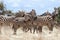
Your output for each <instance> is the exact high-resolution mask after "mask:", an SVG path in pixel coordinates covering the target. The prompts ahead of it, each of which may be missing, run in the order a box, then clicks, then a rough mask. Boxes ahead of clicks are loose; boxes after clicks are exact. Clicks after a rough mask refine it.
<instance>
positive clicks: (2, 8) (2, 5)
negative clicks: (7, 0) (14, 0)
mask: <svg viewBox="0 0 60 40" xmlns="http://www.w3.org/2000/svg"><path fill="white" fill-rule="evenodd" d="M4 8H5V7H4V4H3V2H0V10H4Z"/></svg>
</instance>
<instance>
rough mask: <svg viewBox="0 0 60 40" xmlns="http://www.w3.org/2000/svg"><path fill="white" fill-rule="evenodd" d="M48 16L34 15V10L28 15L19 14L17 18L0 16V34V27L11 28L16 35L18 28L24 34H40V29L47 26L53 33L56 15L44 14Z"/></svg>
mask: <svg viewBox="0 0 60 40" xmlns="http://www.w3.org/2000/svg"><path fill="white" fill-rule="evenodd" d="M46 13H47V14H48V15H39V16H38V15H36V12H35V10H33V9H32V11H31V12H29V13H24V12H22V11H21V12H20V14H19V16H7V17H6V16H4V15H0V32H1V27H2V26H3V25H8V26H12V27H11V28H12V29H13V30H14V34H16V31H17V29H18V28H22V30H23V31H24V32H28V31H30V32H31V33H32V29H33V33H35V31H37V32H42V27H43V26H47V27H48V28H49V30H50V31H53V27H54V18H55V15H56V13H57V12H56V11H55V14H54V15H51V14H49V12H46Z"/></svg>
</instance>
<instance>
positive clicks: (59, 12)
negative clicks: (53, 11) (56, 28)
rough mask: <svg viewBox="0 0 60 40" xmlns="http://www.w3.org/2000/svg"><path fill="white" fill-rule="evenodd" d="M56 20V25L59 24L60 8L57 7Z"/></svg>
mask: <svg viewBox="0 0 60 40" xmlns="http://www.w3.org/2000/svg"><path fill="white" fill-rule="evenodd" d="M56 20H57V22H58V23H60V7H58V16H57V18H56Z"/></svg>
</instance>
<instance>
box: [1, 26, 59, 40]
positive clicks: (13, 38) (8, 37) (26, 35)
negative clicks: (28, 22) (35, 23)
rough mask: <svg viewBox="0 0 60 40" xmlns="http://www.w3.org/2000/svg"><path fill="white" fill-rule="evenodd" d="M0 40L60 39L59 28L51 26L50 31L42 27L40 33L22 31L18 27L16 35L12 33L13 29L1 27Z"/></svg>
mask: <svg viewBox="0 0 60 40" xmlns="http://www.w3.org/2000/svg"><path fill="white" fill-rule="evenodd" d="M1 32H2V33H1V34H0V40H60V29H59V28H55V27H54V28H53V31H52V32H51V33H50V31H49V30H48V28H46V27H43V32H42V33H36V32H35V34H33V33H30V32H23V31H22V30H21V29H20V28H19V29H18V30H17V35H13V30H12V29H11V28H10V27H5V26H4V27H2V29H1Z"/></svg>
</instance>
